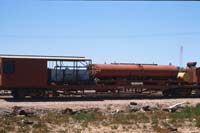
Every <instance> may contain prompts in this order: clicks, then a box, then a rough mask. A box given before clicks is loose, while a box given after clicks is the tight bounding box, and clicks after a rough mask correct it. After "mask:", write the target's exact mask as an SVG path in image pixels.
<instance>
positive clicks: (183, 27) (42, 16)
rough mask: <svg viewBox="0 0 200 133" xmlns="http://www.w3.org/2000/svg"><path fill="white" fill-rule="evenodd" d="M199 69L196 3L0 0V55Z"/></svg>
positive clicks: (199, 19)
mask: <svg viewBox="0 0 200 133" xmlns="http://www.w3.org/2000/svg"><path fill="white" fill-rule="evenodd" d="M181 46H183V63H182V64H183V65H185V64H186V62H188V61H197V62H199V66H200V58H199V56H200V2H175V1H171V2H164V1H161V2H156V1H154V2H148V1H142V2H139V1H126V2H123V1H121V2H119V1H117V2H116V1H110V2H109V1H96V2H95V1H62V0H58V1H56V0H55V1H51V0H50V1H48V0H47V1H45V0H0V54H23V55H24V54H31V55H63V56H85V57H87V58H91V59H92V60H93V62H94V63H105V62H106V63H111V62H119V63H157V64H169V63H172V64H174V65H180V47H181Z"/></svg>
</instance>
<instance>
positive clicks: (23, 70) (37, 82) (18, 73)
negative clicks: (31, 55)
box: [2, 59, 47, 88]
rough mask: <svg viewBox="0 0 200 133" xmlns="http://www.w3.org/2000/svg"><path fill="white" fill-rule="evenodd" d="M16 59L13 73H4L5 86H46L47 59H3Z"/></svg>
mask: <svg viewBox="0 0 200 133" xmlns="http://www.w3.org/2000/svg"><path fill="white" fill-rule="evenodd" d="M2 61H3V62H5V61H14V62H15V70H14V73H13V74H4V75H3V77H2V81H3V86H5V87H23V86H27V87H36V88H37V87H39V88H42V87H46V85H47V61H46V60H39V59H38V60H33V59H2Z"/></svg>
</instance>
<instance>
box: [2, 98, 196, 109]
mask: <svg viewBox="0 0 200 133" xmlns="http://www.w3.org/2000/svg"><path fill="white" fill-rule="evenodd" d="M92 100H94V99H90V100H84V99H80V100H77V99H76V100H74V101H72V100H66V101H65V100H60V99H58V100H43V101H38V100H26V101H24V100H13V99H0V108H1V109H3V108H12V107H14V106H22V107H32V108H44V109H65V108H72V109H80V108H100V109H102V110H104V109H106V108H107V107H108V106H109V107H112V109H123V108H125V107H127V106H128V105H129V104H130V102H136V103H138V104H141V105H144V106H145V105H149V106H160V107H168V106H170V105H173V104H176V103H181V102H185V103H187V104H190V105H196V104H197V103H200V98H181V99H128V100H124V99H121V100H102V99H101V100H94V101H92Z"/></svg>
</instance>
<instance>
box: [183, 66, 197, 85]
mask: <svg viewBox="0 0 200 133" xmlns="http://www.w3.org/2000/svg"><path fill="white" fill-rule="evenodd" d="M185 71H186V73H187V75H188V81H187V82H188V83H197V82H198V78H197V70H196V68H186V69H185Z"/></svg>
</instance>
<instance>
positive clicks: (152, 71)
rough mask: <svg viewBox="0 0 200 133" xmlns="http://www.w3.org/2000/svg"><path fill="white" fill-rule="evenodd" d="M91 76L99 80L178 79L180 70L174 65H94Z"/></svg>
mask: <svg viewBox="0 0 200 133" xmlns="http://www.w3.org/2000/svg"><path fill="white" fill-rule="evenodd" d="M91 66H92V67H91V68H92V69H91V75H92V76H93V77H97V78H111V77H134V76H135V77H161V78H162V77H168V78H176V77H177V74H178V69H177V67H176V66H172V65H142V64H92V65H91Z"/></svg>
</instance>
